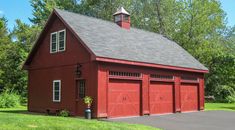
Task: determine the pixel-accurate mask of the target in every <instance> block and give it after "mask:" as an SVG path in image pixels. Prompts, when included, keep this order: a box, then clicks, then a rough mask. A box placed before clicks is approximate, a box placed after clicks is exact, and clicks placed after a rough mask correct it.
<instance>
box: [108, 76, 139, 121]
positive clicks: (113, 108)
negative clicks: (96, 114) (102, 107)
mask: <svg viewBox="0 0 235 130" xmlns="http://www.w3.org/2000/svg"><path fill="white" fill-rule="evenodd" d="M108 87H109V88H108V117H123V116H139V115H140V83H139V82H137V81H128V80H111V81H110V82H109V86H108Z"/></svg>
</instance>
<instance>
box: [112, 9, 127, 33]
mask: <svg viewBox="0 0 235 130" xmlns="http://www.w3.org/2000/svg"><path fill="white" fill-rule="evenodd" d="M113 16H114V22H115V23H116V24H117V25H119V26H120V27H122V28H125V29H130V24H131V22H130V14H129V13H128V12H127V11H126V10H125V9H124V8H123V7H120V8H118V9H117V12H116V13H114V14H113Z"/></svg>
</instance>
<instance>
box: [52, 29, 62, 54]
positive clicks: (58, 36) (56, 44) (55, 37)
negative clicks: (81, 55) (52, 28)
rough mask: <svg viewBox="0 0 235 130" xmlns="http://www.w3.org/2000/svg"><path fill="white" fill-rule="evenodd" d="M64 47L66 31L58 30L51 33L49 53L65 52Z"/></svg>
mask: <svg viewBox="0 0 235 130" xmlns="http://www.w3.org/2000/svg"><path fill="white" fill-rule="evenodd" d="M65 47H66V31H65V29H64V30H60V31H58V32H53V33H51V37H50V53H56V52H60V51H65Z"/></svg>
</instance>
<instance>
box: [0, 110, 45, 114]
mask: <svg viewBox="0 0 235 130" xmlns="http://www.w3.org/2000/svg"><path fill="white" fill-rule="evenodd" d="M0 113H12V114H27V115H47V114H45V113H36V112H29V111H27V110H0Z"/></svg>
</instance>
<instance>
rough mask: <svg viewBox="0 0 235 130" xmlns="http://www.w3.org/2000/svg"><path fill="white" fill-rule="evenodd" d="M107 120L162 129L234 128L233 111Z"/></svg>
mask: <svg viewBox="0 0 235 130" xmlns="http://www.w3.org/2000/svg"><path fill="white" fill-rule="evenodd" d="M108 120H109V121H115V122H126V123H133V124H144V125H149V126H153V127H158V128H162V129H164V130H235V112H229V111H202V112H192V113H177V114H169V115H154V116H141V117H131V118H116V119H108Z"/></svg>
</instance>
